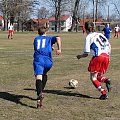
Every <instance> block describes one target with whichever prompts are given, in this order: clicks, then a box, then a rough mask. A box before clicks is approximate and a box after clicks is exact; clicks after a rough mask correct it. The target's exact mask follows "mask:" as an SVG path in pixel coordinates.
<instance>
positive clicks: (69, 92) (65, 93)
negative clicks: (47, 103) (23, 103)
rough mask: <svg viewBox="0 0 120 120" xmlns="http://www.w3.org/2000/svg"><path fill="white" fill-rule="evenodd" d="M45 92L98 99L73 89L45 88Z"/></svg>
mask: <svg viewBox="0 0 120 120" xmlns="http://www.w3.org/2000/svg"><path fill="white" fill-rule="evenodd" d="M44 92H45V93H51V94H57V95H64V96H75V97H82V98H91V99H98V98H95V97H92V96H89V95H84V94H80V93H73V92H71V91H63V90H45V91H44Z"/></svg>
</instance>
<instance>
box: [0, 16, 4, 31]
mask: <svg viewBox="0 0 120 120" xmlns="http://www.w3.org/2000/svg"><path fill="white" fill-rule="evenodd" d="M3 29H4V18H3V17H2V16H0V30H3Z"/></svg>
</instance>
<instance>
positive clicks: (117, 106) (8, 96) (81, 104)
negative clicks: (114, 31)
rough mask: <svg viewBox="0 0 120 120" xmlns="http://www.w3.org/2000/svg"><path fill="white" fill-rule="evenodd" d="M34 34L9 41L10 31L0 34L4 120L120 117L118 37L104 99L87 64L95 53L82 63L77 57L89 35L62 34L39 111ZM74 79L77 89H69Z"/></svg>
mask: <svg viewBox="0 0 120 120" xmlns="http://www.w3.org/2000/svg"><path fill="white" fill-rule="evenodd" d="M36 35H37V34H36V33H15V34H14V39H12V40H11V39H9V40H8V39H7V33H2V32H1V33H0V108H1V109H0V120H9V119H10V120H38V119H39V120H120V92H119V91H120V82H119V80H120V73H119V71H120V60H119V59H120V38H119V39H116V38H113V35H112V36H111V40H110V42H111V45H112V55H111V64H110V67H109V70H108V72H107V73H106V74H105V75H106V76H107V77H110V78H111V79H112V91H111V92H110V93H108V95H109V99H107V100H103V101H101V100H99V99H98V97H99V96H100V93H99V92H98V91H97V90H96V89H95V88H94V86H93V85H92V83H91V81H90V80H89V73H88V71H87V67H88V63H89V60H90V58H91V56H89V57H88V58H85V59H81V60H79V61H78V60H77V59H76V58H75V56H76V55H77V54H79V53H82V52H83V47H84V38H85V35H83V34H82V33H61V34H59V35H60V36H61V39H62V54H61V56H56V55H55V52H53V60H54V66H53V68H52V69H51V71H49V73H48V79H49V80H48V82H47V85H46V91H45V99H44V106H45V107H44V108H43V109H36V101H35V99H36V93H35V79H34V75H33V66H32V59H33V57H32V56H33V39H34V37H35V36H36ZM50 35H53V34H52V33H51V34H50ZM72 78H74V79H77V80H78V81H79V87H78V88H76V89H69V87H68V82H69V80H70V79H72ZM103 86H104V87H105V85H104V84H103Z"/></svg>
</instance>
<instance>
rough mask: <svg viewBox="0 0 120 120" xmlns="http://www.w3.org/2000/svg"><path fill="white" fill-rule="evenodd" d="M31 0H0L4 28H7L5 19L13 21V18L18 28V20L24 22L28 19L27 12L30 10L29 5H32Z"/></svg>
mask: <svg viewBox="0 0 120 120" xmlns="http://www.w3.org/2000/svg"><path fill="white" fill-rule="evenodd" d="M32 3H33V1H32V0H29V1H26V0H1V2H0V6H1V7H0V11H1V12H2V13H3V16H4V20H5V22H4V25H5V26H4V29H5V30H7V21H8V20H10V22H12V23H13V22H14V20H16V21H17V23H18V27H17V28H18V30H19V25H20V22H22V23H23V22H25V21H26V19H28V14H29V10H30V6H32Z"/></svg>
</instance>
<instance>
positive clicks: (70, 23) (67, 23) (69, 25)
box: [62, 16, 72, 32]
mask: <svg viewBox="0 0 120 120" xmlns="http://www.w3.org/2000/svg"><path fill="white" fill-rule="evenodd" d="M71 25H72V17H71V16H70V17H69V18H68V19H67V20H66V21H65V22H64V26H65V28H64V29H63V30H62V31H64V32H68V30H69V29H70V28H71Z"/></svg>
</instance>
